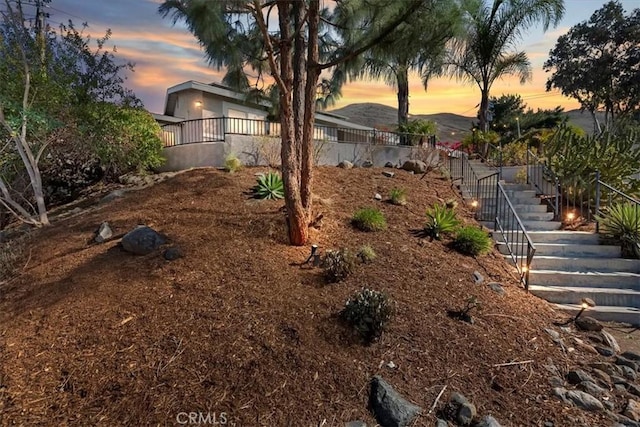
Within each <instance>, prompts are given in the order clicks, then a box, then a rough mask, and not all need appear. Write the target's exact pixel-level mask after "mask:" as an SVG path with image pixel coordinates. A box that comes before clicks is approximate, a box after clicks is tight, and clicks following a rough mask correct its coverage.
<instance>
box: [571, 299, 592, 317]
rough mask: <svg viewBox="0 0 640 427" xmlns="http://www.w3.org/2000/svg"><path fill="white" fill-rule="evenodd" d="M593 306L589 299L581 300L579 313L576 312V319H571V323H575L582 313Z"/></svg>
mask: <svg viewBox="0 0 640 427" xmlns="http://www.w3.org/2000/svg"><path fill="white" fill-rule="evenodd" d="M595 306H596V303H595V301H593V300H592V299H591V298H582V300H581V301H580V311H579V312H578V314H576V317H574V318H573V321H574V322H575V321H576V320H578V318H579V317H580V316H581V315H582V312H583V311H585V310H587V309H589V308H593V307H595Z"/></svg>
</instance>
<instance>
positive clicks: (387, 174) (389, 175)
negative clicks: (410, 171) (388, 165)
mask: <svg viewBox="0 0 640 427" xmlns="http://www.w3.org/2000/svg"><path fill="white" fill-rule="evenodd" d="M382 175H384V176H386V177H387V178H393V176H394V175H395V173H393V172H389V171H382Z"/></svg>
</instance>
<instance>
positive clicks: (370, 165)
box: [360, 160, 373, 168]
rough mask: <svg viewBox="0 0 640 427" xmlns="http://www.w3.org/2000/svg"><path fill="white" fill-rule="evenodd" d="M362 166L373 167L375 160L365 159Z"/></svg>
mask: <svg viewBox="0 0 640 427" xmlns="http://www.w3.org/2000/svg"><path fill="white" fill-rule="evenodd" d="M360 166H361V167H363V168H372V167H373V162H372V161H371V160H365V161H364V162H362V164H361V165H360Z"/></svg>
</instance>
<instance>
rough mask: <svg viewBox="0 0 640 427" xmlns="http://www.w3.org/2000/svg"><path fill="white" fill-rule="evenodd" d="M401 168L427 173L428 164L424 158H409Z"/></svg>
mask: <svg viewBox="0 0 640 427" xmlns="http://www.w3.org/2000/svg"><path fill="white" fill-rule="evenodd" d="M400 169H404V170H406V171H409V172H413V173H425V172H426V171H427V164H426V163H425V162H423V161H422V160H407V161H406V162H404V164H403V165H402V167H401V168H400Z"/></svg>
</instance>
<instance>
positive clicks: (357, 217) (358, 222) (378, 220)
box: [351, 208, 387, 231]
mask: <svg viewBox="0 0 640 427" xmlns="http://www.w3.org/2000/svg"><path fill="white" fill-rule="evenodd" d="M351 224H353V226H354V227H356V228H357V229H359V230H362V231H380V230H384V229H385V228H387V220H386V219H385V217H384V215H383V214H382V212H380V210H379V209H375V208H362V209H360V210H359V211H358V212H356V213H355V214H354V215H353V217H352V218H351Z"/></svg>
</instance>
